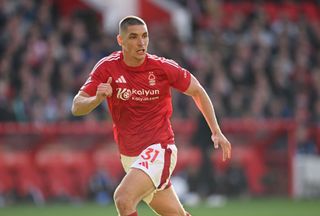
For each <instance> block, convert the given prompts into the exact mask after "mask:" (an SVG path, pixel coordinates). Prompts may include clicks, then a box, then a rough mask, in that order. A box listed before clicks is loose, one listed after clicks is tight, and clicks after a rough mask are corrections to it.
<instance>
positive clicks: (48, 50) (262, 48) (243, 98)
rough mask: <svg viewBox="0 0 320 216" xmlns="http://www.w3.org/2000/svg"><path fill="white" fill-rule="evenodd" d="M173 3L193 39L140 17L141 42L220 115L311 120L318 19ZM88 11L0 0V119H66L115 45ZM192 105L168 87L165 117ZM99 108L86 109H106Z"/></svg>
mask: <svg viewBox="0 0 320 216" xmlns="http://www.w3.org/2000/svg"><path fill="white" fill-rule="evenodd" d="M53 2H54V1H53ZM177 2H178V3H180V4H181V5H183V6H185V7H186V8H187V10H189V11H190V14H191V16H192V18H193V19H192V25H193V38H192V39H191V40H190V41H183V40H181V39H179V37H178V36H177V32H176V31H175V29H174V28H173V27H172V26H171V25H166V26H156V27H153V26H149V28H150V40H151V41H150V50H149V51H150V52H151V53H154V54H157V55H159V56H165V57H167V58H172V59H174V60H176V61H177V62H178V63H179V64H180V65H182V66H183V67H185V68H187V69H189V70H190V71H191V72H192V73H193V74H194V75H195V76H196V77H197V78H198V79H199V80H200V81H201V83H202V84H203V85H204V86H205V88H206V89H207V91H208V92H209V94H210V97H211V98H212V99H213V102H214V105H215V107H216V110H217V112H218V115H219V116H220V117H221V118H223V117H252V118H258V119H259V118H295V119H297V120H298V121H299V122H303V123H310V122H317V123H319V121H320V100H319V98H320V85H319V83H320V52H319V48H320V22H319V20H310V19H307V18H306V16H304V15H303V14H301V15H299V16H298V17H297V19H295V20H292V19H289V17H288V16H286V14H281V15H280V16H279V17H277V18H275V19H273V20H271V19H269V17H268V14H267V13H266V12H265V11H264V9H263V7H262V3H261V2H260V3H254V5H253V7H254V9H253V10H252V11H251V12H248V13H243V11H240V10H239V11H238V12H236V13H233V14H224V13H223V10H222V6H221V5H222V4H221V2H220V1H192V0H188V1H187V0H185V1H183V0H179V1H178V0H177ZM315 6H318V5H316V4H315ZM318 7H319V6H318ZM226 17H227V18H228V22H226ZM95 18H96V16H94V14H93V13H91V12H90V11H78V12H76V13H74V14H73V15H72V16H69V17H67V16H61V14H60V13H59V10H58V8H57V7H56V5H55V4H54V3H52V1H49V0H43V1H35V0H34V1H33V0H21V1H9V0H1V1H0V30H1V31H0V32H1V34H0V121H19V122H26V121H27V122H43V121H45V122H56V121H61V120H71V119H72V116H71V114H70V106H71V103H72V98H73V96H74V95H75V94H76V93H77V91H78V90H79V88H80V86H81V85H82V83H83V82H84V80H86V78H87V76H88V73H89V72H90V71H91V69H92V67H93V66H94V64H95V63H96V62H97V61H98V60H99V59H101V58H102V57H103V56H106V55H108V54H110V53H111V52H113V51H115V50H119V48H120V47H118V45H117V43H116V38H115V36H116V35H110V34H107V33H105V32H103V29H102V28H101V23H100V21H99V20H98V19H95ZM115 34H116V33H115ZM192 106H193V102H192V101H191V100H188V99H186V98H185V97H184V96H182V95H175V100H174V107H175V114H174V115H175V116H177V117H182V118H185V117H188V118H190V117H193V116H196V115H195V112H196V110H195V109H193V107H192ZM101 109H105V107H100V110H98V111H97V112H95V113H93V114H92V115H89V116H88V117H86V118H87V119H88V118H89V119H91V120H92V119H93V120H95V119H97V120H101V119H106V118H108V116H107V115H106V114H105V112H101Z"/></svg>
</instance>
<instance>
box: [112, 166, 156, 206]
mask: <svg viewBox="0 0 320 216" xmlns="http://www.w3.org/2000/svg"><path fill="white" fill-rule="evenodd" d="M154 190H155V187H154V185H153V182H152V180H151V179H150V177H149V176H148V175H147V174H146V173H145V172H144V171H142V170H140V169H136V168H131V169H130V170H129V172H128V173H127V174H126V175H125V177H124V178H123V179H122V181H121V183H120V184H119V186H118V187H117V189H116V192H115V193H118V194H125V196H126V197H127V198H128V199H130V200H131V201H132V202H134V203H135V204H138V202H140V201H141V200H142V198H143V197H145V196H147V195H148V194H150V193H152V192H153V191H154Z"/></svg>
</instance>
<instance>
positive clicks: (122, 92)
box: [116, 88, 160, 101]
mask: <svg viewBox="0 0 320 216" xmlns="http://www.w3.org/2000/svg"><path fill="white" fill-rule="evenodd" d="M116 90H117V98H119V99H121V100H129V99H130V97H131V96H134V98H141V99H139V101H144V100H148V98H149V96H159V94H160V90H159V89H128V88H117V89H116ZM137 96H139V97H137ZM152 98H155V99H156V98H159V97H152Z"/></svg>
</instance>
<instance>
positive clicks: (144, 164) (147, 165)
mask: <svg viewBox="0 0 320 216" xmlns="http://www.w3.org/2000/svg"><path fill="white" fill-rule="evenodd" d="M139 165H140V166H144V167H145V168H147V169H149V163H148V161H143V162H140V163H139Z"/></svg>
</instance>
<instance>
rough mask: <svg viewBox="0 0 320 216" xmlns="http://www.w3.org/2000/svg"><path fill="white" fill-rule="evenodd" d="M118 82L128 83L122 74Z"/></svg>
mask: <svg viewBox="0 0 320 216" xmlns="http://www.w3.org/2000/svg"><path fill="white" fill-rule="evenodd" d="M116 83H127V81H126V79H125V78H124V77H123V76H122V75H121V76H120V77H119V78H118V79H117V80H116Z"/></svg>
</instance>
